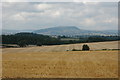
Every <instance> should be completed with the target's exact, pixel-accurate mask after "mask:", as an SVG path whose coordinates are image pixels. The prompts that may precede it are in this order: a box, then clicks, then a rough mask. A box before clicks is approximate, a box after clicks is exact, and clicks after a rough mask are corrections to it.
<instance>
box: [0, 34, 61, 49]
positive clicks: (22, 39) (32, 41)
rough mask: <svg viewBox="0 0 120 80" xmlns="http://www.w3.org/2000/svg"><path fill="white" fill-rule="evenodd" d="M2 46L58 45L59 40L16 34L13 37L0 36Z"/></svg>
mask: <svg viewBox="0 0 120 80" xmlns="http://www.w3.org/2000/svg"><path fill="white" fill-rule="evenodd" d="M2 43H3V44H18V45H21V47H22V46H25V45H26V46H27V45H38V46H40V45H58V44H60V40H59V39H57V38H53V37H50V36H46V35H40V34H35V33H17V34H15V35H2Z"/></svg>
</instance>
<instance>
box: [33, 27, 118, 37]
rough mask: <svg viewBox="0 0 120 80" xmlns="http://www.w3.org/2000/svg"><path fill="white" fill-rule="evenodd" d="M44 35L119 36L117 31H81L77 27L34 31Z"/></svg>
mask: <svg viewBox="0 0 120 80" xmlns="http://www.w3.org/2000/svg"><path fill="white" fill-rule="evenodd" d="M33 32H34V33H37V34H44V35H69V36H70V35H71V36H74V35H117V31H114V30H112V31H109V30H108V31H90V30H83V29H79V28H78V27H76V26H64V27H52V28H46V29H40V30H36V31H33Z"/></svg>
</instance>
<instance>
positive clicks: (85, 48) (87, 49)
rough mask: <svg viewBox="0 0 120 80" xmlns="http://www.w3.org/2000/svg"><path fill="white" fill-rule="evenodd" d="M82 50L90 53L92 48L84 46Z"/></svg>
mask: <svg viewBox="0 0 120 80" xmlns="http://www.w3.org/2000/svg"><path fill="white" fill-rule="evenodd" d="M82 50H83V51H89V50H90V48H89V46H88V45H85V44H84V45H83V47H82Z"/></svg>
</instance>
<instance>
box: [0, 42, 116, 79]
mask: <svg viewBox="0 0 120 80" xmlns="http://www.w3.org/2000/svg"><path fill="white" fill-rule="evenodd" d="M87 44H88V45H89V46H90V48H91V50H97V49H118V41H111V42H99V43H87ZM82 45H83V44H70V45H56V46H42V47H26V48H5V49H3V50H2V52H3V55H2V57H3V59H2V60H3V66H2V68H3V73H2V77H3V78H117V77H118V51H117V50H116V51H75V52H74V51H68V52H67V51H66V50H72V49H73V48H75V49H81V48H82Z"/></svg>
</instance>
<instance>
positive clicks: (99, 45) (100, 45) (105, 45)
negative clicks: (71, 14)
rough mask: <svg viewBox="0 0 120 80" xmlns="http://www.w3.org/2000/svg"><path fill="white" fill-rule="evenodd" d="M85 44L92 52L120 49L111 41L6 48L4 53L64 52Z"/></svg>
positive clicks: (79, 47)
mask: <svg viewBox="0 0 120 80" xmlns="http://www.w3.org/2000/svg"><path fill="white" fill-rule="evenodd" d="M119 42H120V41H119ZM83 44H88V45H89V47H90V49H91V50H101V49H118V41H109V42H95V43H80V44H69V45H54V46H42V47H26V48H5V49H3V53H29V52H61V51H63V52H64V51H67V50H72V49H73V48H74V49H78V50H81V49H82V46H83Z"/></svg>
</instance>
